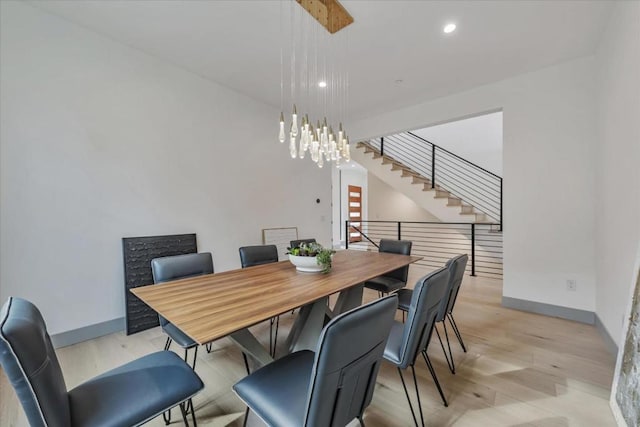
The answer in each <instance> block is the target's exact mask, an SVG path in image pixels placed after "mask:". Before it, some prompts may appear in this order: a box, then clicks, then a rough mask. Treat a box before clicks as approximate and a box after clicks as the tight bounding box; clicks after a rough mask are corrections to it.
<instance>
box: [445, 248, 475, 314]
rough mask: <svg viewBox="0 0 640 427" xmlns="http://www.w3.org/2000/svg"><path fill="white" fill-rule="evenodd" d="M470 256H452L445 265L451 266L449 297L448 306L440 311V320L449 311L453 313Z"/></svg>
mask: <svg viewBox="0 0 640 427" xmlns="http://www.w3.org/2000/svg"><path fill="white" fill-rule="evenodd" d="M468 260H469V257H468V256H467V254H463V255H458V256H457V257H454V258H451V259H450V260H449V261H447V264H446V265H445V267H448V268H449V274H450V275H451V276H450V277H449V297H448V299H447V303H446V306H445V307H443V310H442V312H441V313H440V316H439V317H442V318H441V319H440V318H439V319H438V321H439V322H440V321H442V320H444V316H445V315H446V314H447V313H451V312H452V311H453V306H454V305H455V304H456V299H457V298H458V292H459V291H460V285H461V284H462V279H463V277H464V272H465V269H466V268H467V261H468Z"/></svg>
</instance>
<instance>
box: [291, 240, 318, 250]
mask: <svg viewBox="0 0 640 427" xmlns="http://www.w3.org/2000/svg"><path fill="white" fill-rule="evenodd" d="M303 243H316V239H300V240H292V241H290V242H289V245H290V246H289V247H290V248H291V249H293V248H297V247H299V246H300V245H301V244H303Z"/></svg>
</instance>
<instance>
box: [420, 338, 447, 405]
mask: <svg viewBox="0 0 640 427" xmlns="http://www.w3.org/2000/svg"><path fill="white" fill-rule="evenodd" d="M422 357H423V358H424V362H425V363H426V364H427V368H429V372H430V373H431V377H432V378H433V382H435V383H436V388H437V389H438V393H440V397H441V398H442V402H443V403H444V406H449V403H447V399H446V398H445V397H444V393H443V392H442V387H440V381H438V377H437V375H436V371H435V370H434V369H433V365H432V364H431V360H430V359H429V356H427V352H426V351H424V350H423V351H422Z"/></svg>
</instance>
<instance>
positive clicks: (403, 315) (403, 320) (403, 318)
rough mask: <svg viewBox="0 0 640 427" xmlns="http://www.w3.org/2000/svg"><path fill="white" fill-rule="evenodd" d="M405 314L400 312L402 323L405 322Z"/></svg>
mask: <svg viewBox="0 0 640 427" xmlns="http://www.w3.org/2000/svg"><path fill="white" fill-rule="evenodd" d="M406 314H407V313H406V312H405V311H404V310H402V323H404V322H405V321H406V319H405V316H406Z"/></svg>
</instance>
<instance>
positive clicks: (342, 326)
mask: <svg viewBox="0 0 640 427" xmlns="http://www.w3.org/2000/svg"><path fill="white" fill-rule="evenodd" d="M396 306H397V297H396V296H395V295H392V296H389V297H386V298H382V299H378V300H376V301H374V302H372V303H370V304H367V305H364V306H360V307H357V308H355V309H353V310H351V311H348V312H346V313H344V314H342V315H340V316H338V317H336V318H334V319H333V320H331V321H330V322H329V323H328V324H327V325H326V326H325V327H324V329H323V330H322V333H321V335H320V339H319V341H318V345H317V350H316V351H315V352H313V351H309V350H302V351H298V352H295V353H291V354H289V355H287V356H285V357H283V358H281V359H278V360H276V361H275V362H273V363H271V364H269V365H266V366H265V367H263V368H261V369H259V370H257V371H256V372H254V373H253V374H251V375H250V376H248V377H245V378H244V379H242V380H240V381H239V382H238V383H236V384H235V385H234V386H233V390H234V391H235V392H236V394H237V395H238V396H239V397H240V399H242V400H243V401H244V402H245V403H246V404H247V413H246V415H245V424H246V416H247V415H248V414H249V409H250V410H251V411H253V412H254V413H255V414H256V415H257V416H258V417H260V418H261V419H262V420H263V421H264V422H265V423H266V424H267V425H269V426H272V427H285V426H287V427H292V426H296V427H298V426H300V427H302V426H314V427H325V426H326V427H329V426H344V425H346V424H348V423H349V422H350V421H352V420H353V419H355V418H357V419H358V420H359V421H360V423H361V424H362V425H364V423H363V421H362V416H363V413H364V410H365V409H366V408H367V406H368V405H369V404H370V403H371V399H372V397H373V391H374V387H375V382H376V378H377V375H378V370H379V369H380V363H381V361H382V353H383V351H384V348H385V344H386V342H387V339H388V336H389V330H390V328H391V324H392V323H393V317H394V313H393V312H394V310H395V309H396Z"/></svg>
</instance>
